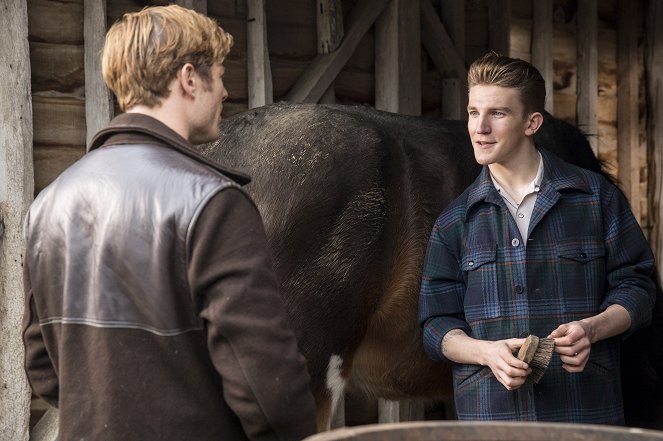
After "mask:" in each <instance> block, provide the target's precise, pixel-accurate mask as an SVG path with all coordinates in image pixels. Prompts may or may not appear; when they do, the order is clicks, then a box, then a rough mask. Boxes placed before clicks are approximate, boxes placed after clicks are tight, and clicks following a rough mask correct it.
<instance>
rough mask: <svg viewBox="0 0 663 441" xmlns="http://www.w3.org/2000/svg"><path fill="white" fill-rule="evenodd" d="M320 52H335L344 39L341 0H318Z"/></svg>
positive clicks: (317, 22)
mask: <svg viewBox="0 0 663 441" xmlns="http://www.w3.org/2000/svg"><path fill="white" fill-rule="evenodd" d="M316 26H317V30H318V53H319V54H323V55H324V54H328V53H330V52H334V51H335V50H336V49H337V48H338V45H339V44H341V40H343V7H342V6H341V0H318V3H317V12H316Z"/></svg>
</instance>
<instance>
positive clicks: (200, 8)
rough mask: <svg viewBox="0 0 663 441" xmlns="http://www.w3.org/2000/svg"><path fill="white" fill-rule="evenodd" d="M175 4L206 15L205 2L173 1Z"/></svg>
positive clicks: (201, 0) (196, 0)
mask: <svg viewBox="0 0 663 441" xmlns="http://www.w3.org/2000/svg"><path fill="white" fill-rule="evenodd" d="M175 3H176V4H178V5H180V6H182V7H183V8H189V9H193V10H194V11H196V12H200V13H201V14H205V15H207V0H175Z"/></svg>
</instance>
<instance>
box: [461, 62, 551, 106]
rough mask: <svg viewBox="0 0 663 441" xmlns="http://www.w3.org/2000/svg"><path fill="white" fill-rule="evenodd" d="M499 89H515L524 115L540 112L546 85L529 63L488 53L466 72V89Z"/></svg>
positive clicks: (543, 103)
mask: <svg viewBox="0 0 663 441" xmlns="http://www.w3.org/2000/svg"><path fill="white" fill-rule="evenodd" d="M472 86H501V87H510V88H513V89H518V91H519V92H520V99H521V101H522V102H523V104H524V105H525V112H526V113H532V112H543V109H544V106H545V101H546V83H545V80H544V79H543V77H542V76H541V73H540V72H539V71H538V70H537V69H536V68H535V67H534V66H532V65H531V64H530V63H528V62H527V61H524V60H520V59H518V58H509V57H506V56H504V55H499V54H497V53H495V52H488V53H487V54H485V55H484V56H482V57H480V58H478V59H477V60H476V61H474V63H472V65H471V66H470V68H469V70H468V71H467V87H468V88H471V87H472Z"/></svg>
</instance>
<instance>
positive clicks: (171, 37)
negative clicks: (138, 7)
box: [101, 5, 233, 111]
mask: <svg viewBox="0 0 663 441" xmlns="http://www.w3.org/2000/svg"><path fill="white" fill-rule="evenodd" d="M232 44H233V38H232V36H231V35H230V34H228V33H227V32H224V31H223V29H221V28H220V27H219V26H218V24H217V23H216V22H215V21H214V20H212V19H211V18H208V17H206V16H204V15H202V14H199V13H197V12H195V11H193V10H191V9H186V8H183V7H180V6H177V5H170V6H156V7H148V8H144V9H143V10H142V11H139V12H134V13H128V14H124V16H123V17H122V18H121V19H120V20H118V21H117V22H116V23H115V24H113V26H112V27H111V28H110V30H109V31H108V34H106V41H105V44H104V49H103V54H102V62H101V66H102V74H103V78H104V81H105V82H106V85H108V87H109V88H110V89H111V90H112V91H113V92H114V93H115V96H116V97H117V100H118V103H119V105H120V108H121V109H122V110H123V111H125V110H127V109H130V108H131V107H133V106H135V105H138V104H141V105H146V106H148V107H154V106H155V105H157V104H159V103H160V102H161V100H162V99H163V98H167V97H168V95H169V91H168V84H169V83H170V82H171V81H172V79H173V78H175V76H176V74H177V71H178V70H179V69H180V68H181V67H182V66H183V65H184V64H186V63H191V64H192V65H193V66H194V67H195V69H196V71H197V72H198V73H199V74H200V75H201V76H202V78H203V79H204V80H206V81H209V80H210V79H211V68H212V65H213V64H214V63H219V64H220V63H222V62H223V60H224V59H225V57H226V55H227V54H228V52H229V51H230V47H231V46H232Z"/></svg>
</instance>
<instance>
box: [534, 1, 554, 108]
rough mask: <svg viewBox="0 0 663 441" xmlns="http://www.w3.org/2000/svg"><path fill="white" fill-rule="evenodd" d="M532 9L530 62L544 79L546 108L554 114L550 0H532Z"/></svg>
mask: <svg viewBox="0 0 663 441" xmlns="http://www.w3.org/2000/svg"><path fill="white" fill-rule="evenodd" d="M532 9H533V11H532V64H533V65H534V66H536V67H537V69H539V72H541V75H543V79H544V80H545V81H546V110H547V111H548V112H550V113H552V114H554V111H553V110H554V105H553V103H554V96H553V56H552V55H553V51H552V43H553V21H552V0H534V1H533V2H532Z"/></svg>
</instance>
